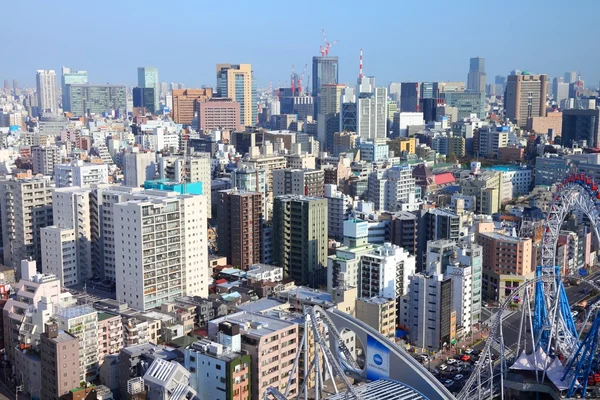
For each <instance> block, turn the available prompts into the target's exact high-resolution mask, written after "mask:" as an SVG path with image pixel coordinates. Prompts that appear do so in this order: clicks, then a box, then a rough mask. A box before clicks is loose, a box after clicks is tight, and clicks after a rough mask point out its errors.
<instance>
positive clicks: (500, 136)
mask: <svg viewBox="0 0 600 400" xmlns="http://www.w3.org/2000/svg"><path fill="white" fill-rule="evenodd" d="M506 146H508V127H506V126H498V127H494V126H484V127H481V128H480V129H479V149H478V151H477V155H478V156H479V157H487V158H497V157H498V151H499V150H500V149H501V148H503V147H506Z"/></svg>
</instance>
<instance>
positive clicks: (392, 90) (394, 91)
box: [388, 82, 402, 105]
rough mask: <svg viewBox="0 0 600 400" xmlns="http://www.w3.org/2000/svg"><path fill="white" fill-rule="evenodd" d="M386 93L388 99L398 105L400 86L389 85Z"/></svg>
mask: <svg viewBox="0 0 600 400" xmlns="http://www.w3.org/2000/svg"><path fill="white" fill-rule="evenodd" d="M388 93H389V94H390V98H391V99H392V101H393V102H395V103H397V104H398V105H399V104H400V94H401V93H402V84H401V83H399V82H392V83H390V87H389V88H388Z"/></svg>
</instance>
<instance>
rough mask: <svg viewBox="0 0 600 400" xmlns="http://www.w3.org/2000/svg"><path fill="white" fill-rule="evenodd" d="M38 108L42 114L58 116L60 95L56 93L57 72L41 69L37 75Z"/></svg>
mask: <svg viewBox="0 0 600 400" xmlns="http://www.w3.org/2000/svg"><path fill="white" fill-rule="evenodd" d="M35 78H36V79H35V80H36V86H37V98H38V107H39V109H40V111H41V112H50V113H52V114H58V95H57V93H56V72H55V71H54V70H43V69H40V70H38V71H37V73H36V77H35Z"/></svg>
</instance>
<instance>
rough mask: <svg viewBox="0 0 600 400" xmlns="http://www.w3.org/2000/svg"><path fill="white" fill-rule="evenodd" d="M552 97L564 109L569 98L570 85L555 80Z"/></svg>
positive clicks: (558, 79)
mask: <svg viewBox="0 0 600 400" xmlns="http://www.w3.org/2000/svg"><path fill="white" fill-rule="evenodd" d="M552 97H554V101H555V102H556V106H557V107H559V108H563V107H564V101H565V100H567V99H568V98H569V84H568V83H566V82H563V80H562V79H561V78H554V80H553V81H552Z"/></svg>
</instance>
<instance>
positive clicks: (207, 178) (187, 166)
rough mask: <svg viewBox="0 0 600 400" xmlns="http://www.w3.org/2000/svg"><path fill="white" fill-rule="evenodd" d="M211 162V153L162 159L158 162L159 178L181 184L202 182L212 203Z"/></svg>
mask: <svg viewBox="0 0 600 400" xmlns="http://www.w3.org/2000/svg"><path fill="white" fill-rule="evenodd" d="M211 161H212V160H211V157H210V153H203V152H195V153H193V155H191V156H188V157H181V156H171V157H161V158H159V160H158V177H159V178H160V179H168V180H170V181H172V182H179V183H194V182H201V183H202V194H203V195H205V196H206V197H207V198H208V199H209V201H210V199H211V196H212V191H211V181H212V165H211ZM209 211H210V210H209ZM209 218H210V213H209Z"/></svg>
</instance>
